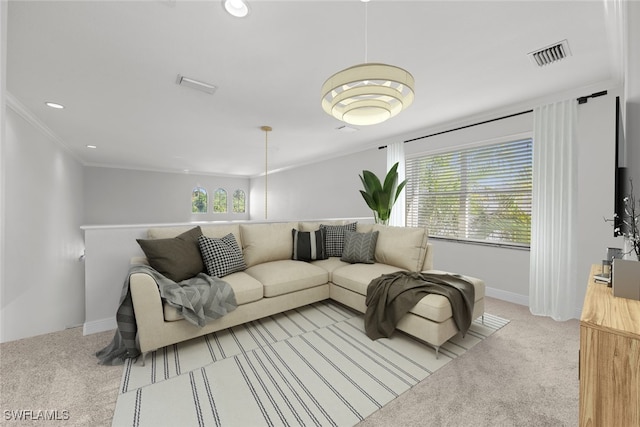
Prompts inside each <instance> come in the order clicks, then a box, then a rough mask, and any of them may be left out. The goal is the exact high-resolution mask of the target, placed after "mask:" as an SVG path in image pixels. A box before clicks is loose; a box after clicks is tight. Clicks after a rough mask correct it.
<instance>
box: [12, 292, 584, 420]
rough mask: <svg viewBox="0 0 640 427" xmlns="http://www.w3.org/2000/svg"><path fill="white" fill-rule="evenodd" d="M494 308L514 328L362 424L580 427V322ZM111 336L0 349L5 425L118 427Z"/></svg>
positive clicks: (493, 304)
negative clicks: (59, 414) (22, 417)
mask: <svg viewBox="0 0 640 427" xmlns="http://www.w3.org/2000/svg"><path fill="white" fill-rule="evenodd" d="M486 310H487V311H488V312H490V313H492V314H496V315H498V316H501V317H504V318H507V319H509V320H510V323H509V324H508V325H507V326H505V327H504V328H502V329H500V330H499V331H497V332H496V333H494V334H493V335H491V336H489V337H488V338H487V339H485V340H483V341H482V342H480V343H479V344H478V345H476V346H475V347H473V348H472V349H470V350H469V351H467V352H466V353H465V354H464V355H462V356H460V357H458V358H456V359H455V360H453V361H452V362H451V363H449V364H448V365H446V366H444V367H443V368H441V369H439V370H438V371H437V372H435V373H434V374H432V375H430V376H429V377H427V378H426V379H424V380H423V381H421V382H420V383H419V384H417V385H416V386H414V387H412V388H411V389H410V390H408V391H407V392H405V393H404V394H402V395H400V396H399V397H398V398H397V399H394V400H393V401H391V402H390V403H388V404H387V405H385V406H384V407H383V408H382V409H381V410H379V411H376V412H375V413H373V414H372V415H370V416H369V417H367V418H366V419H365V420H364V421H363V422H362V423H361V425H362V426H365V427H378V426H380V427H382V426H395V425H403V426H461V427H462V426H469V425H473V426H478V427H481V426H539V425H542V426H544V425H553V426H576V425H578V348H579V322H578V321H577V320H571V321H567V322H555V321H553V320H552V319H549V318H543V317H536V316H533V315H531V314H530V313H529V310H528V308H527V307H524V306H520V305H516V304H512V303H509V302H505V301H502V300H498V299H495V298H489V297H488V298H486ZM112 337H113V332H111V331H110V332H103V333H99V334H94V335H89V336H82V329H81V328H74V329H69V330H65V331H61V332H56V333H52V334H47V335H42V336H38V337H33V338H26V339H22V340H18V341H12V342H7V343H2V344H0V425H3V426H4V425H11V426H27V425H36V426H65V427H66V426H110V425H111V420H112V416H113V414H114V409H115V404H116V399H117V397H118V392H119V386H120V384H121V378H122V369H123V368H122V366H100V365H98V364H97V361H96V358H95V356H94V353H95V351H97V350H98V349H101V348H103V347H104V346H106V345H107V344H108V343H109V342H110V341H111V338H112ZM19 410H33V411H39V410H58V411H63V410H67V411H69V419H68V420H66V421H33V422H25V421H12V420H8V419H6V417H5V411H19Z"/></svg>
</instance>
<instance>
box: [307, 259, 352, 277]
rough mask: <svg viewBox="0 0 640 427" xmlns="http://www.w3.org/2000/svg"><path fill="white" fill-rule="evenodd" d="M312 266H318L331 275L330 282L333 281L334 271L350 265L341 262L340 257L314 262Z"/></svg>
mask: <svg viewBox="0 0 640 427" xmlns="http://www.w3.org/2000/svg"><path fill="white" fill-rule="evenodd" d="M311 264H313V265H316V266H318V267H320V268H322V269H323V270H325V271H326V272H327V273H329V281H330V282H331V281H333V271H334V270H336V269H337V268H340V267H344V266H345V265H350V264H349V263H348V262H344V261H341V260H340V258H338V257H330V258H327V259H323V260H318V261H312V262H311Z"/></svg>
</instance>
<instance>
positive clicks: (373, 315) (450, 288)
mask: <svg viewBox="0 0 640 427" xmlns="http://www.w3.org/2000/svg"><path fill="white" fill-rule="evenodd" d="M428 294H437V295H442V296H444V297H446V298H448V299H449V302H450V303H451V310H452V311H453V320H454V322H455V324H456V326H457V327H458V329H459V330H460V332H462V335H463V336H464V334H466V332H467V330H468V329H469V326H470V325H471V321H472V320H473V319H472V317H473V304H474V301H475V288H474V286H473V283H471V282H469V281H468V280H466V279H464V278H463V277H462V276H459V275H457V274H450V273H435V272H430V273H416V272H409V271H398V272H395V273H390V274H384V275H382V276H380V277H378V278H377V279H373V280H372V281H371V283H369V286H368V287H367V298H366V300H365V302H366V305H367V310H366V312H365V316H364V324H365V331H366V333H367V336H368V337H369V338H371V339H373V340H375V339H378V338H387V337H389V336H391V334H392V333H393V331H394V330H395V328H396V325H397V324H398V322H399V321H400V319H401V318H402V316H404V315H405V314H407V312H408V311H409V310H411V308H413V306H415V305H416V304H417V303H418V301H420V300H421V299H422V298H424V297H425V296H426V295H428Z"/></svg>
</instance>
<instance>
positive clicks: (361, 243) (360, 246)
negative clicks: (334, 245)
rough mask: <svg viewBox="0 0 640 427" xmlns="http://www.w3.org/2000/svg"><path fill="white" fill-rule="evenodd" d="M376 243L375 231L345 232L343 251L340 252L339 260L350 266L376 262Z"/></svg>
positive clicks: (376, 235) (376, 234)
mask: <svg viewBox="0 0 640 427" xmlns="http://www.w3.org/2000/svg"><path fill="white" fill-rule="evenodd" d="M377 242H378V232H377V231H372V232H371V233H356V232H355V231H347V232H345V233H344V250H343V251H342V257H341V258H340V260H341V261H344V262H349V263H351V264H355V263H363V264H373V263H375V262H376V260H375V254H376V243H377Z"/></svg>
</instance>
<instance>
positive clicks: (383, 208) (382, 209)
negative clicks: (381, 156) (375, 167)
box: [359, 163, 407, 225]
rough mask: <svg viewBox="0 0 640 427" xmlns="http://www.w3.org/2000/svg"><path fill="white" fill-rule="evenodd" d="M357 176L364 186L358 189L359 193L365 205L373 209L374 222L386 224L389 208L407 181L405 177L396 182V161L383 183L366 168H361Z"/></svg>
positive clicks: (389, 213)
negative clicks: (360, 173)
mask: <svg viewBox="0 0 640 427" xmlns="http://www.w3.org/2000/svg"><path fill="white" fill-rule="evenodd" d="M359 176H360V180H361V181H362V185H363V186H364V190H360V194H362V197H363V198H364V201H365V202H366V203H367V206H369V208H370V209H371V210H372V211H373V217H374V219H375V222H376V224H384V225H386V224H388V223H389V217H390V216H391V209H392V208H393V205H394V203H395V202H396V200H398V196H399V195H400V193H401V192H402V190H403V189H404V186H405V185H406V183H407V180H406V179H405V180H404V181H402V182H401V183H400V184H398V163H396V164H395V165H393V166H392V167H391V169H389V172H387V176H386V177H385V179H384V183H382V182H380V179H378V177H377V176H376V175H375V174H374V173H373V172H371V171H368V170H363V171H362V175H359Z"/></svg>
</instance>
